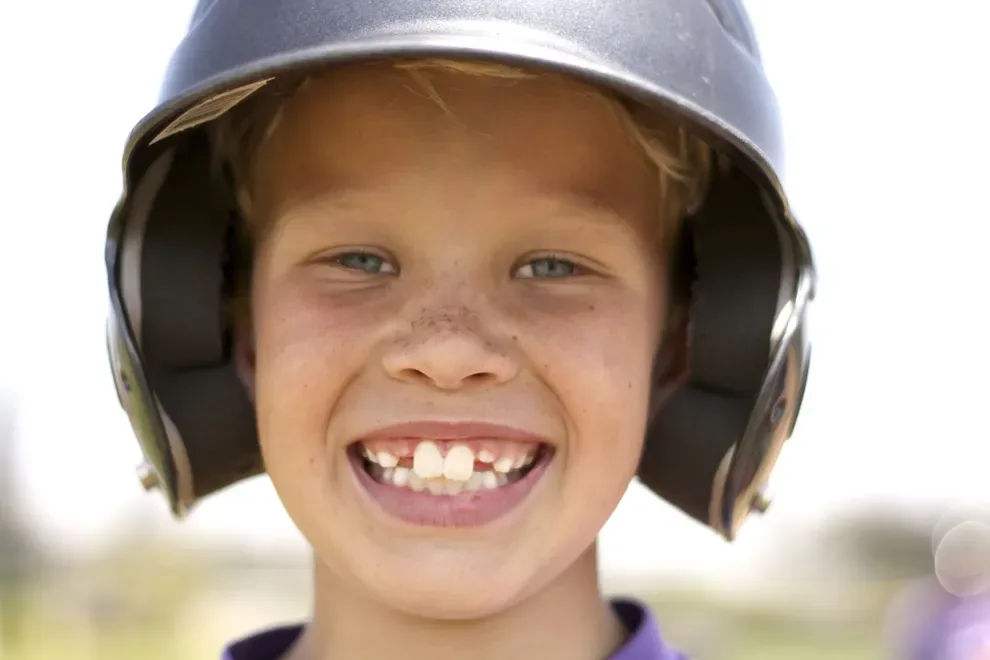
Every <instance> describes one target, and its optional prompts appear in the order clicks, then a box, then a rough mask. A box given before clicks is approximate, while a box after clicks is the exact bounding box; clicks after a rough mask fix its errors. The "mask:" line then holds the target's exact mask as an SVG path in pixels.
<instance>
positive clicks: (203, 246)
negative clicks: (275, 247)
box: [141, 132, 262, 499]
mask: <svg viewBox="0 0 990 660" xmlns="http://www.w3.org/2000/svg"><path fill="white" fill-rule="evenodd" d="M178 149H179V150H178V151H177V153H176V154H175V160H174V162H173V166H172V168H171V170H170V172H169V173H168V175H167V178H166V180H165V181H164V183H163V185H162V188H161V190H160V192H159V194H158V196H157V198H156V200H155V204H154V206H153V208H152V209H151V212H150V214H149V217H148V223H147V226H146V228H145V236H144V242H143V247H142V252H141V302H142V305H141V306H142V309H141V348H142V353H143V356H144V362H145V369H146V374H147V378H148V381H149V384H150V385H151V388H152V390H153V391H154V392H155V394H156V396H157V397H158V401H159V402H160V404H161V407H162V410H163V411H164V413H165V416H166V418H167V420H168V421H170V422H171V423H172V425H173V426H174V431H173V432H177V433H178V437H179V438H180V439H181V442H182V444H183V447H184V450H185V453H186V458H188V461H189V468H190V471H191V473H192V474H191V476H192V478H191V482H192V490H193V495H195V498H196V499H201V498H203V497H205V496H207V495H209V494H211V493H213V492H215V491H217V490H220V489H222V488H225V487H227V486H229V485H231V484H233V483H235V482H237V481H240V480H242V479H245V478H247V477H250V476H253V475H255V474H257V473H259V472H261V471H262V465H261V454H260V449H259V447H258V437H257V429H256V425H255V414H254V409H253V406H252V405H251V402H250V400H249V399H248V396H247V393H246V391H245V389H244V386H243V384H242V383H241V381H240V379H239V378H238V375H237V373H236V369H235V368H234V366H233V364H232V362H231V355H230V351H231V347H230V346H229V341H230V340H229V335H230V333H229V332H228V329H227V325H228V324H229V321H228V320H227V319H226V318H225V317H224V310H225V305H226V300H225V296H226V295H227V287H228V284H229V283H228V282H227V281H226V280H227V279H228V277H229V273H228V272H226V271H227V268H226V265H227V260H228V256H229V255H228V254H227V251H228V248H229V241H230V229H231V222H232V219H233V215H232V207H231V204H230V202H229V200H228V199H226V198H225V197H224V196H223V192H222V191H221V190H219V188H220V186H217V185H216V182H215V181H211V178H210V176H211V174H210V171H209V163H210V161H209V158H208V151H207V146H206V143H205V140H204V139H203V138H202V134H200V133H196V132H194V133H191V134H190V137H189V138H188V139H187V140H185V141H183V142H182V143H181V146H179V147H178Z"/></svg>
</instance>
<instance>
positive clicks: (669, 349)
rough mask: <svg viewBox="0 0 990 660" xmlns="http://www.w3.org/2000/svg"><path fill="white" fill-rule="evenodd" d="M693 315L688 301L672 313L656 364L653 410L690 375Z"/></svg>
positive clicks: (654, 368) (678, 305) (679, 305)
mask: <svg viewBox="0 0 990 660" xmlns="http://www.w3.org/2000/svg"><path fill="white" fill-rule="evenodd" d="M690 349H691V329H690V315H689V314H688V309H687V305H686V304H681V303H679V304H676V305H675V306H674V307H673V308H672V310H671V314H670V319H669V321H668V324H667V328H666V329H665V330H664V334H663V338H662V339H661V342H660V349H659V350H658V351H657V356H656V360H655V361H654V364H653V388H654V389H653V392H652V395H653V402H652V404H653V409H654V410H655V409H656V408H657V407H659V406H662V405H663V403H664V402H665V401H666V400H667V398H668V397H669V396H670V395H671V394H673V393H674V392H675V391H676V390H677V389H678V388H679V387H680V386H681V385H683V384H684V383H685V382H687V380H688V377H689V376H690V374H691V360H690V355H691V353H690Z"/></svg>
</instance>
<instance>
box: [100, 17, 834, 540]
mask: <svg viewBox="0 0 990 660" xmlns="http://www.w3.org/2000/svg"><path fill="white" fill-rule="evenodd" d="M383 57H389V58H408V57H443V58H447V59H457V58H471V59H485V60H497V61H501V62H505V63H509V64H516V65H521V66H530V67H538V68H543V69H550V70H555V71H559V72H563V73H567V74H571V75H573V76H575V77H577V78H580V79H583V80H586V81H589V82H592V83H595V84H597V85H601V86H605V87H608V88H611V89H613V90H615V91H616V92H617V93H619V94H622V95H624V96H626V97H629V98H630V99H631V100H633V101H636V102H639V103H643V104H647V105H650V106H652V107H655V108H657V109H658V110H659V111H662V112H665V113H668V114H669V115H672V116H674V117H675V118H677V119H679V120H681V121H683V122H685V123H688V124H690V126H691V127H692V130H693V132H694V133H695V134H696V135H698V136H699V137H701V138H702V139H704V140H705V141H706V142H708V144H709V145H710V146H711V147H712V148H713V149H714V150H715V152H716V153H717V154H718V160H719V161H720V162H721V164H722V166H721V167H719V168H717V169H718V171H717V173H716V174H715V175H714V179H713V181H712V183H711V187H710V190H709V193H708V195H707V197H706V201H705V203H704V205H703V207H702V208H700V209H699V210H697V212H695V213H694V214H692V215H691V216H690V217H689V218H688V219H687V222H686V231H685V236H686V238H685V245H686V248H685V252H686V254H687V255H688V256H689V257H690V258H689V260H688V261H689V262H690V264H691V266H693V276H694V279H693V283H692V286H691V307H690V317H691V324H690V356H689V360H690V376H689V379H688V381H687V382H686V384H685V385H684V386H683V387H681V388H680V389H679V390H678V391H677V392H676V393H675V394H673V395H672V396H671V397H670V398H668V399H667V400H666V401H665V402H664V403H663V405H662V406H658V407H657V409H656V411H655V412H654V413H653V414H652V416H651V418H650V421H649V427H648V429H647V438H646V443H645V449H644V453H643V457H642V463H641V466H640V470H639V477H640V480H641V481H642V482H643V483H644V484H645V485H646V486H648V487H649V488H650V489H652V490H653V491H654V492H655V493H657V494H658V495H659V496H660V497H662V498H663V499H665V500H667V501H668V502H670V503H671V504H673V505H674V506H676V507H678V508H679V509H681V510H682V511H684V512H685V513H687V514H688V515H689V516H691V517H693V518H694V519H696V520H698V521H700V522H702V523H703V524H706V525H709V526H710V527H711V528H713V529H714V530H716V531H717V532H719V533H720V534H722V535H723V536H725V537H726V538H728V539H731V538H732V537H733V536H734V534H735V533H736V530H737V528H738V526H739V524H740V522H741V521H742V520H743V519H745V517H746V515H747V514H748V513H749V512H750V511H751V510H753V509H762V508H763V507H764V505H765V502H764V501H763V498H762V495H761V489H762V487H763V484H764V483H765V481H766V479H767V477H768V475H769V472H770V470H771V468H772V467H773V464H774V462H775V461H776V457H777V453H778V451H779V448H780V445H781V444H782V443H783V442H784V440H786V439H787V438H788V437H789V436H790V435H791V432H792V429H793V424H794V420H795V419H796V417H797V413H798V409H799V407H800V404H801V399H802V396H803V392H804V384H805V382H806V379H807V370H808V360H809V353H810V344H809V341H808V339H807V337H806V333H805V316H806V309H807V306H808V303H809V301H810V300H811V298H812V296H813V288H814V280H815V275H814V266H813V263H812V257H811V253H810V249H809V245H808V242H807V239H806V237H805V235H804V233H803V232H802V230H801V229H800V227H799V226H798V224H797V222H796V221H795V219H794V217H793V216H792V214H791V211H790V209H789V205H788V202H787V198H786V196H785V194H784V190H783V188H782V184H781V182H780V178H779V175H780V172H781V168H782V156H783V153H782V144H781V143H782V138H781V126H780V120H779V117H778V110H777V105H776V100H775V98H774V95H773V92H772V90H771V88H770V85H769V83H768V81H767V79H766V77H765V75H764V73H763V69H762V64H761V61H760V55H759V53H758V50H757V47H756V42H755V38H754V36H753V32H752V28H751V26H750V24H749V20H748V17H747V16H746V13H745V10H744V9H743V7H742V5H741V3H740V2H739V0H605V1H604V2H602V0H544V1H542V2H533V1H532V0H493V1H490V2H479V1H476V0H271V1H268V2H239V1H238V0H200V1H199V3H198V6H197V7H196V10H195V13H194V15H193V18H192V23H191V25H190V26H189V30H188V33H187V34H186V36H185V38H184V39H183V41H182V42H181V43H180V44H179V46H178V48H177V49H176V51H175V53H174V55H173V57H172V60H171V63H170V66H169V67H168V71H167V74H166V77H165V81H164V85H163V89H162V93H161V100H160V102H159V104H158V106H157V107H156V108H155V109H154V110H153V111H152V112H151V113H150V114H149V115H147V116H146V117H145V118H144V119H143V120H142V121H141V122H140V123H139V124H138V125H137V127H136V128H135V129H134V130H133V132H132V133H131V136H130V139H129V140H128V142H127V146H126V149H125V153H124V175H125V185H124V191H123V194H122V197H121V199H120V201H119V203H118V205H117V206H116V208H115V209H114V212H113V215H112V217H111V219H110V224H109V229H108V237H107V247H106V263H107V274H108V277H109V289H110V298H111V302H112V309H111V314H110V318H109V323H108V345H109V353H110V363H111V366H112V369H113V375H114V379H115V381H116V385H117V391H118V394H119V397H120V402H121V405H122V406H123V408H124V409H125V411H126V412H127V414H128V416H129V418H130V421H131V425H132V427H133V429H134V432H135V434H136V435H137V438H138V441H139V442H140V444H141V447H142V450H143V453H144V456H145V457H146V462H145V464H144V465H143V466H142V468H141V471H142V474H141V478H142V481H143V482H144V483H145V485H146V487H154V486H156V487H158V488H160V489H161V490H162V491H163V492H164V493H165V495H166V496H167V498H168V500H169V503H170V505H171V507H172V511H173V513H174V515H175V516H177V517H181V516H184V515H185V514H186V513H187V512H188V510H189V509H190V507H192V506H193V505H194V504H195V503H196V502H197V501H198V500H200V499H202V498H203V497H206V496H208V495H210V494H212V493H214V492H216V491H219V490H221V489H223V488H225V487H227V486H229V485H231V484H234V483H235V482H238V481H241V480H243V479H245V478H247V477H250V476H253V475H256V474H259V473H261V472H262V471H263V470H264V467H263V465H262V461H261V455H260V450H259V445H258V438H257V431H256V425H255V418H254V411H253V408H252V405H251V403H250V402H249V400H248V398H247V395H246V393H245V391H244V389H243V387H242V384H241V383H240V381H239V380H238V377H237V375H236V374H235V369H234V367H233V365H232V362H231V331H230V327H229V319H228V316H229V315H228V314H227V313H226V307H225V306H226V304H227V299H228V294H229V290H228V289H229V283H230V279H231V264H230V261H231V259H230V254H231V242H232V236H233V234H234V232H233V227H234V226H235V225H236V223H237V222H238V213H237V210H236V205H235V204H234V203H232V201H231V200H232V196H231V194H230V191H229V190H221V189H220V188H221V187H222V186H219V185H217V184H216V182H215V181H216V179H215V177H212V176H211V175H210V174H209V170H208V160H209V159H208V157H207V155H208V153H207V152H208V145H207V140H206V131H205V130H204V129H203V127H204V125H205V124H206V123H208V122H209V121H210V120H212V119H213V118H215V117H217V116H219V115H220V114H222V113H223V112H224V111H226V110H227V109H228V108H230V107H232V106H233V105H235V104H236V103H238V102H240V101H242V100H243V99H244V98H246V97H248V96H250V95H251V94H264V93H265V87H266V86H268V85H270V86H271V87H272V88H273V89H274V88H277V87H278V81H279V80H284V79H286V78H292V77H298V76H300V75H301V74H302V73H303V72H304V71H305V70H308V69H313V68H316V67H325V66H327V65H332V64H334V63H342V62H348V61H353V60H358V59H369V58H383Z"/></svg>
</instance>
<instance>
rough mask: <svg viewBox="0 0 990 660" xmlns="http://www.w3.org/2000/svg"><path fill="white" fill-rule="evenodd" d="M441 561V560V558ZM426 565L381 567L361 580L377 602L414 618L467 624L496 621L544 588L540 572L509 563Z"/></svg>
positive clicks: (470, 561)
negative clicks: (502, 614)
mask: <svg viewBox="0 0 990 660" xmlns="http://www.w3.org/2000/svg"><path fill="white" fill-rule="evenodd" d="M438 559H439V558H438ZM478 559H479V558H478V557H472V558H465V559H464V560H463V561H458V560H457V559H456V558H454V557H450V556H445V557H444V558H443V560H442V561H430V562H424V561H422V559H420V560H418V561H416V562H413V561H408V560H407V561H399V562H396V563H394V564H392V565H391V566H389V565H388V564H387V563H383V564H378V565H377V566H376V567H373V568H371V570H370V571H368V572H369V573H371V575H368V574H365V575H363V576H358V577H359V579H361V578H362V577H363V578H366V579H365V580H362V581H363V582H365V584H364V587H365V589H368V590H370V591H372V592H374V597H375V600H378V601H380V602H382V603H383V604H385V605H387V606H389V607H390V608H392V609H395V610H399V611H402V612H405V613H407V614H409V615H412V616H415V617H423V618H428V619H442V620H467V619H479V618H486V617H491V616H494V615H496V614H498V613H500V612H503V611H505V610H506V609H509V608H511V607H512V606H513V605H515V604H517V603H518V602H520V601H522V600H524V599H526V598H527V597H528V596H529V595H531V594H532V593H534V592H535V591H537V590H538V589H539V588H540V587H541V586H543V581H542V580H541V577H542V572H541V571H540V570H538V569H537V567H535V566H532V567H524V566H518V567H512V568H510V567H509V566H508V565H507V564H506V563H504V562H503V563H501V564H500V563H499V562H492V563H491V564H490V565H485V564H486V562H482V561H478Z"/></svg>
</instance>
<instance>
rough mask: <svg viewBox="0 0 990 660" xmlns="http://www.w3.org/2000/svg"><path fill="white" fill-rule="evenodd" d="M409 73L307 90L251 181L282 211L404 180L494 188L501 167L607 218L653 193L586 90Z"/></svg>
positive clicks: (370, 70) (340, 80) (384, 70)
mask: <svg viewBox="0 0 990 660" xmlns="http://www.w3.org/2000/svg"><path fill="white" fill-rule="evenodd" d="M417 73H418V72H408V71H403V70H399V69H395V68H389V67H365V68H356V67H355V68H344V69H340V70H338V71H333V72H330V73H327V74H325V75H323V76H321V77H319V78H316V79H313V80H311V81H309V82H307V83H306V84H305V85H303V86H302V87H301V88H300V90H299V91H298V92H297V94H296V95H295V96H294V97H293V98H292V99H291V100H289V101H288V102H287V103H286V105H285V107H284V108H283V110H282V113H281V116H280V119H279V121H278V124H277V126H276V129H275V130H274V131H273V133H272V137H271V140H270V142H269V144H268V148H266V149H264V150H263V153H262V155H261V156H262V157H261V158H260V159H259V161H260V168H262V170H264V171H262V172H259V173H261V174H262V176H260V177H259V178H258V180H259V181H264V182H268V183H270V184H273V185H274V187H275V188H277V189H278V190H270V191H269V192H270V193H275V194H276V196H277V197H280V198H283V199H284V197H285V196H286V195H287V194H291V192H290V191H291V190H295V191H296V193H302V194H307V195H308V194H313V193H317V192H321V191H323V190H325V189H326V188H327V187H328V186H334V187H341V188H349V187H355V188H368V187H370V186H374V185H376V184H379V183H381V182H383V181H387V180H389V179H390V178H392V177H395V176H402V177H406V176H408V175H409V174H410V173H411V172H412V173H417V174H418V175H419V176H421V177H426V176H428V175H430V174H431V173H439V172H441V171H442V172H443V175H444V176H446V177H448V178H449V177H455V178H456V177H457V176H458V175H463V176H464V177H472V176H477V173H478V172H490V173H491V177H490V178H492V179H493V180H494V179H496V178H497V177H498V171H499V169H500V166H501V167H502V169H504V170H505V171H515V172H517V173H518V174H520V175H521V176H523V177H524V178H527V179H528V180H529V181H530V182H532V183H533V184H534V185H537V186H540V187H543V188H549V189H551V190H552V189H559V190H560V191H561V192H565V193H568V194H579V195H586V196H587V197H589V198H599V199H600V202H601V203H603V204H604V205H607V206H612V207H614V206H621V205H622V203H623V201H626V203H628V200H632V199H634V198H636V197H642V195H643V193H644V190H648V189H650V188H651V186H652V183H653V182H654V181H655V175H654V174H653V172H652V170H651V168H650V167H649V166H648V164H647V161H646V160H645V158H644V156H643V154H642V152H641V151H640V150H639V149H638V147H637V146H636V144H635V143H634V142H633V140H632V139H631V137H630V135H629V134H628V131H627V130H626V129H625V127H624V126H623V124H622V122H621V120H620V118H619V116H618V114H617V113H616V112H615V110H614V108H613V107H612V106H611V105H610V103H609V101H608V100H607V99H606V98H605V97H604V96H602V95H600V94H597V93H596V92H595V90H594V89H592V88H590V87H587V86H585V85H582V84H580V83H578V82H575V81H570V80H567V79H562V78H559V77H556V76H542V75H541V76H532V77H519V78H500V77H495V76H486V75H475V74H470V73H460V72H456V71H454V72H451V71H427V72H425V78H422V77H420V76H419V75H416V74H417ZM452 163H456V164H457V166H458V167H457V168H456V169H454V170H453V171H452V168H451V167H450V166H451V164H452ZM502 173H503V174H504V173H505V172H502ZM304 191H305V192H304ZM613 198H614V199H613ZM614 210H616V211H619V212H620V213H621V212H624V210H623V209H621V208H615V209H614Z"/></svg>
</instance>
